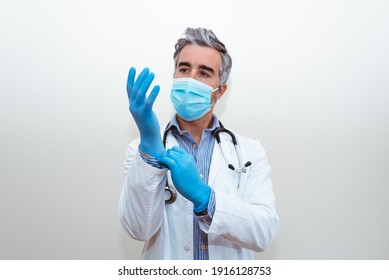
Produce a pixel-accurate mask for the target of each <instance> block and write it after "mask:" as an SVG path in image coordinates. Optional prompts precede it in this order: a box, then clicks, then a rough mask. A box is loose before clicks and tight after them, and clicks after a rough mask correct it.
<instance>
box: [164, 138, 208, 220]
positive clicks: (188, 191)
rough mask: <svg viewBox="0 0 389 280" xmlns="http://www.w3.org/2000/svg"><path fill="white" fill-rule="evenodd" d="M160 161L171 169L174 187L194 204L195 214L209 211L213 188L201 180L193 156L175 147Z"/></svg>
mask: <svg viewBox="0 0 389 280" xmlns="http://www.w3.org/2000/svg"><path fill="white" fill-rule="evenodd" d="M158 161H159V162H160V163H162V164H164V165H166V166H167V167H168V168H169V169H170V172H171V175H172V180H173V183H174V186H175V187H176V189H177V190H178V191H179V192H180V194H182V195H183V196H184V197H185V198H187V199H189V200H190V201H192V202H193V205H194V212H196V213H200V212H201V211H204V210H205V209H207V206H208V201H209V197H210V195H211V188H210V187H209V186H207V184H205V183H204V182H203V180H201V178H200V175H199V172H198V170H197V166H196V163H195V161H194V158H193V156H192V155H190V154H188V153H187V152H185V151H184V150H183V149H181V148H179V147H176V146H174V147H173V148H172V149H169V150H168V151H167V153H166V155H165V156H164V157H160V158H158Z"/></svg>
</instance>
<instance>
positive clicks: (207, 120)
mask: <svg viewBox="0 0 389 280" xmlns="http://www.w3.org/2000/svg"><path fill="white" fill-rule="evenodd" d="M212 111H213V110H211V111H209V112H208V113H207V114H206V115H205V116H204V117H202V118H200V119H198V120H195V121H191V122H188V121H185V120H183V119H181V118H180V116H178V115H176V116H177V122H178V124H179V125H180V128H181V129H182V130H187V131H189V133H190V135H192V137H193V138H194V139H195V140H196V142H197V144H200V141H201V136H202V135H203V131H204V130H205V129H206V128H210V127H211V126H212V123H213V114H212Z"/></svg>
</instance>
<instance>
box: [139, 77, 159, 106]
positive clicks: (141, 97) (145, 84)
mask: <svg viewBox="0 0 389 280" xmlns="http://www.w3.org/2000/svg"><path fill="white" fill-rule="evenodd" d="M154 76H155V75H154V73H149V74H148V75H147V77H146V79H145V80H144V81H143V83H142V85H141V86H140V88H139V90H138V96H137V99H139V100H142V101H143V100H144V99H145V98H146V93H147V91H148V90H149V87H150V85H151V83H152V82H153V80H154Z"/></svg>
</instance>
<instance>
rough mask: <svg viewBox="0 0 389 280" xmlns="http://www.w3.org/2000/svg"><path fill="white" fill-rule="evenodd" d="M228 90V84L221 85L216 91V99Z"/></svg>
mask: <svg viewBox="0 0 389 280" xmlns="http://www.w3.org/2000/svg"><path fill="white" fill-rule="evenodd" d="M226 91H227V84H226V83H224V84H222V85H221V86H220V88H219V90H218V91H216V94H215V96H216V99H220V98H221V97H222V96H223V94H224V93H225V92H226Z"/></svg>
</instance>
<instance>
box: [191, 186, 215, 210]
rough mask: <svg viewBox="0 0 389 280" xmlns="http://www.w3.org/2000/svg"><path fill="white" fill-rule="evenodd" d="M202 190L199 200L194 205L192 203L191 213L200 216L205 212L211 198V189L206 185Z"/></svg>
mask: <svg viewBox="0 0 389 280" xmlns="http://www.w3.org/2000/svg"><path fill="white" fill-rule="evenodd" d="M205 186H206V187H205V188H204V191H203V192H202V193H201V194H200V196H199V199H198V201H197V202H196V203H193V205H194V208H193V211H194V212H195V213H197V214H200V213H202V212H204V211H206V210H207V208H208V202H209V198H210V196H211V188H210V187H209V186H207V185H205Z"/></svg>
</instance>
